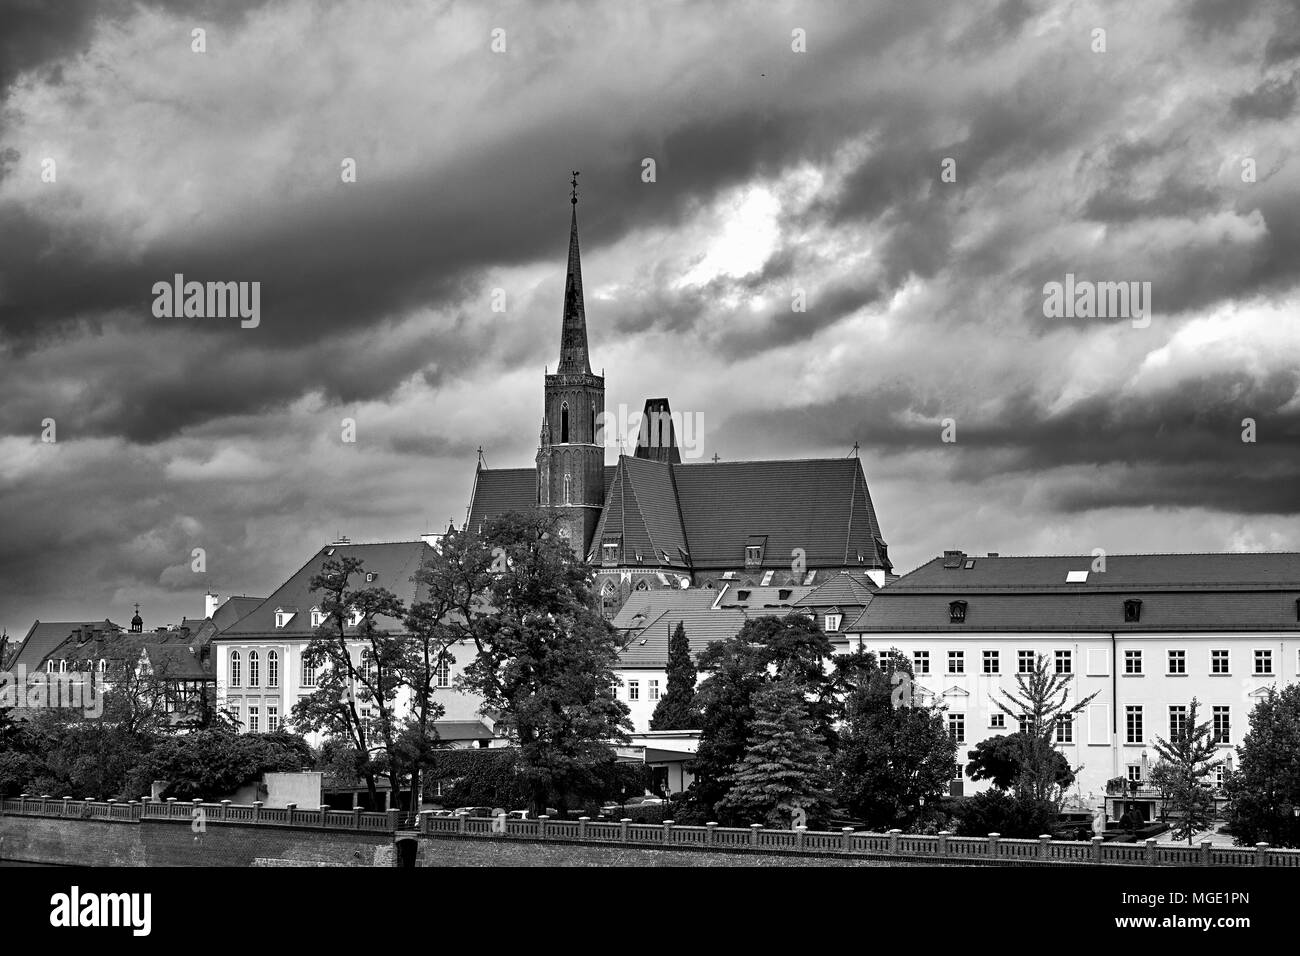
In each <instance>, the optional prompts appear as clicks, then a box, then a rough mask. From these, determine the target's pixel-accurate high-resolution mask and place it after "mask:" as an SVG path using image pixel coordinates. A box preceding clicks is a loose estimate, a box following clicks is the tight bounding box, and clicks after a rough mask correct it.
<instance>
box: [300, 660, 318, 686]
mask: <svg viewBox="0 0 1300 956" xmlns="http://www.w3.org/2000/svg"><path fill="white" fill-rule="evenodd" d="M302 686H303V687H315V686H316V668H315V667H312V666H310V665H309V664H308V663H307V661H306V659H304V660H303V662H302Z"/></svg>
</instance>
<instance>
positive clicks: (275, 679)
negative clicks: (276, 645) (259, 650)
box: [266, 651, 280, 687]
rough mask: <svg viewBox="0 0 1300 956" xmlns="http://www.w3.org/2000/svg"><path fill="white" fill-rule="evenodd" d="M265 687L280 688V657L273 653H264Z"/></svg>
mask: <svg viewBox="0 0 1300 956" xmlns="http://www.w3.org/2000/svg"><path fill="white" fill-rule="evenodd" d="M266 686H267V687H279V686H280V655H279V654H277V653H276V652H275V651H267V652H266Z"/></svg>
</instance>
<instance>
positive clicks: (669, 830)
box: [664, 820, 673, 843]
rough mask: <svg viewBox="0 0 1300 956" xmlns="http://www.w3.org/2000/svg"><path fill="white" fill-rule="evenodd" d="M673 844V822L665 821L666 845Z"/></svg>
mask: <svg viewBox="0 0 1300 956" xmlns="http://www.w3.org/2000/svg"><path fill="white" fill-rule="evenodd" d="M672 842H673V821H672V820H665V821H664V843H672Z"/></svg>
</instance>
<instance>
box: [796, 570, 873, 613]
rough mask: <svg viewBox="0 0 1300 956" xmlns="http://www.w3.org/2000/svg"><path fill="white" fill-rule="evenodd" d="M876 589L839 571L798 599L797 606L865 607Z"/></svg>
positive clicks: (870, 584)
mask: <svg viewBox="0 0 1300 956" xmlns="http://www.w3.org/2000/svg"><path fill="white" fill-rule="evenodd" d="M877 590H878V589H877V588H876V586H875V585H874V584H872V583H869V582H867V583H864V582H862V581H859V580H858V579H857V578H855V577H853V576H852V575H851V574H848V573H846V572H841V573H839V574H837V575H835V577H833V578H831V579H830V580H829V581H827V582H826V583H825V584H819V585H818V586H817V587H815V588H813V589H812V590H811V591H810V592H809V593H808V594H806V595H804V597H803V598H801V599H800V600H799V601H798V606H799V607H830V606H832V605H836V606H838V607H841V608H846V607H866V606H867V605H868V604H870V603H871V596H872V595H873V594H875V593H876V591H877Z"/></svg>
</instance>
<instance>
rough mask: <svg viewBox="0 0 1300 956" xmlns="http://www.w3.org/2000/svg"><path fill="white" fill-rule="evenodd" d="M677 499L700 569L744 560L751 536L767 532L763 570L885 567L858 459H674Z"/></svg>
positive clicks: (735, 564)
mask: <svg viewBox="0 0 1300 956" xmlns="http://www.w3.org/2000/svg"><path fill="white" fill-rule="evenodd" d="M673 477H674V478H675V479H676V484H677V498H678V501H679V502H680V505H681V513H682V521H683V524H684V525H685V527H686V535H687V538H688V539H689V541H690V546H691V566H692V567H693V568H694V569H697V570H709V569H724V568H735V567H741V566H743V565H744V559H745V542H746V539H747V538H748V537H749V536H750V535H766V537H767V543H766V546H765V547H764V549H763V563H762V566H763V567H764V568H789V567H790V564H791V560H792V554H793V553H794V551H795V549H797V548H801V549H803V552H804V562H805V566H806V567H807V568H809V569H812V568H821V567H835V566H842V565H845V564H857V563H858V561H857V555H858V554H859V553H860V554H861V555H862V558H863V560H862V562H861V563H862V566H863V567H883V566H887V563H888V558H887V557H886V556H885V555H884V554H883V553H882V550H881V548H880V546H879V545H880V544H882V543H883V542H882V540H881V539H882V537H883V536H882V535H881V533H880V524H879V522H877V520H876V512H875V509H874V507H873V506H872V504H871V496H870V494H869V493H868V492H867V483H866V479H865V477H864V476H863V474H862V463H861V461H860V460H859V459H857V458H818V459H806V460H801V461H733V462H717V463H707V464H689V465H674V466H673Z"/></svg>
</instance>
